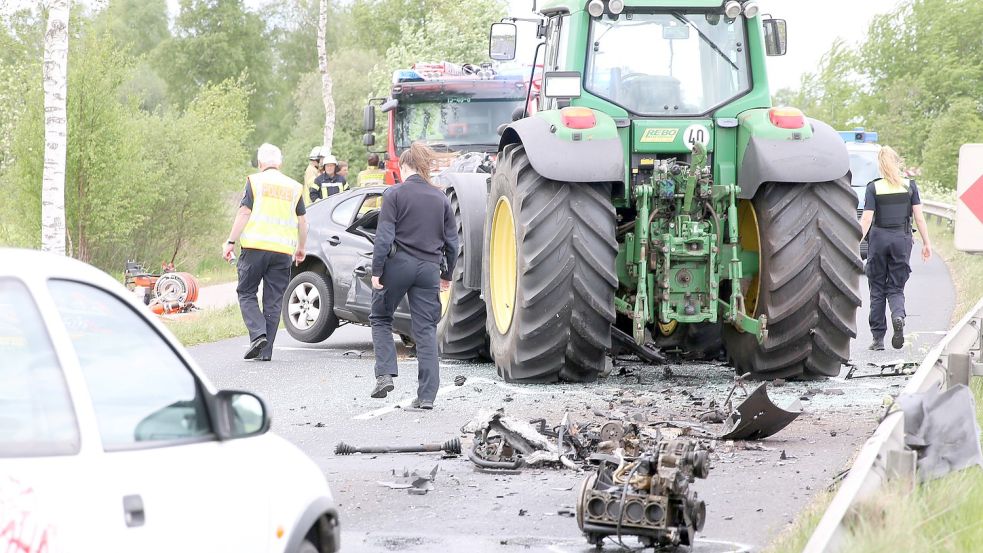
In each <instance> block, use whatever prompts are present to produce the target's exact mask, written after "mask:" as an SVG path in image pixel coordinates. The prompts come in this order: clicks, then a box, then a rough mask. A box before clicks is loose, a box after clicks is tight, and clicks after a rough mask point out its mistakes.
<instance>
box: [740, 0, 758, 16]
mask: <svg viewBox="0 0 983 553" xmlns="http://www.w3.org/2000/svg"><path fill="white" fill-rule="evenodd" d="M760 11H761V8H759V7H758V3H757V2H755V1H754V0H749V1H748V2H744V17H746V18H748V19H751V18H752V17H754V16H756V15H758V12H760Z"/></svg>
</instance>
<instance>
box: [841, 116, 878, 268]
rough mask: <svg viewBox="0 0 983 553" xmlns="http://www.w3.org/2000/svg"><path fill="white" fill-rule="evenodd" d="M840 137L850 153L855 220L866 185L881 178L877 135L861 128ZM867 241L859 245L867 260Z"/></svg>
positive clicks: (860, 207)
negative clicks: (855, 199)
mask: <svg viewBox="0 0 983 553" xmlns="http://www.w3.org/2000/svg"><path fill="white" fill-rule="evenodd" d="M840 137H841V138H843V141H844V142H846V149H847V152H849V153H850V174H851V175H852V176H851V180H850V186H851V187H852V188H853V191H854V192H855V193H856V194H857V219H860V216H861V215H863V212H864V196H865V194H866V192H867V184H868V183H869V182H871V181H873V180H877V179H879V178H880V177H881V174H880V172H879V171H878V169H877V152H878V150H879V149H880V146H878V145H877V133H876V132H871V131H866V130H864V129H863V128H862V127H861V128H857V129H854V130H852V131H840ZM867 246H868V244H867V240H866V239H864V241H863V242H862V243H861V244H860V257H861V258H863V259H867Z"/></svg>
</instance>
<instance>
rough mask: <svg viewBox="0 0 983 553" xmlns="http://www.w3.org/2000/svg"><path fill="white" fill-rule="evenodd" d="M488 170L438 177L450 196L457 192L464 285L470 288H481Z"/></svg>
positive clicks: (447, 174) (438, 181) (438, 182)
mask: <svg viewBox="0 0 983 553" xmlns="http://www.w3.org/2000/svg"><path fill="white" fill-rule="evenodd" d="M488 176H489V175H488V173H446V172H445V173H441V174H440V175H439V176H438V177H437V178H436V179H435V180H436V181H437V184H439V185H441V186H443V187H444V192H445V193H446V194H447V195H448V196H450V194H451V192H454V193H455V194H457V202H458V205H459V207H460V210H461V236H460V246H461V247H463V248H464V259H463V260H462V262H463V263H464V267H462V268H463V269H464V274H463V279H462V284H464V287H465V288H467V289H468V290H480V289H481V255H482V249H483V248H484V234H485V211H486V209H487V208H486V206H485V202H486V198H487V197H488Z"/></svg>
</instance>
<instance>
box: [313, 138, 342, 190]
mask: <svg viewBox="0 0 983 553" xmlns="http://www.w3.org/2000/svg"><path fill="white" fill-rule="evenodd" d="M321 153H322V154H323V153H324V148H322V149H321ZM347 188H348V186H347V182H346V180H345V177H343V176H341V175H339V174H338V160H337V159H336V158H335V157H334V156H333V155H331V154H324V157H323V158H322V161H321V174H320V175H318V176H317V178H316V179H314V185H313V186H311V188H310V195H311V202H316V201H318V200H323V199H325V198H327V197H328V196H332V195H334V194H338V193H340V192H344V191H345V190H346V189H347Z"/></svg>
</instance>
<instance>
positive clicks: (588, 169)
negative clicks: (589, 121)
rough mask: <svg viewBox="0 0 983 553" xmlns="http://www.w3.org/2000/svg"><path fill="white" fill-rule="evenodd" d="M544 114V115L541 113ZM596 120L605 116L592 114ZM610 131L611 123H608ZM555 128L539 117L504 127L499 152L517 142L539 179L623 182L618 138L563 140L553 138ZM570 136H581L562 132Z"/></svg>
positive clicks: (574, 132) (555, 131)
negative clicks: (523, 149) (522, 147)
mask: <svg viewBox="0 0 983 553" xmlns="http://www.w3.org/2000/svg"><path fill="white" fill-rule="evenodd" d="M544 113H548V112H544ZM595 114H596V115H597V117H598V119H600V118H601V117H605V118H606V117H607V116H606V115H604V114H601V113H598V112H595ZM610 127H611V129H612V130H613V129H614V123H613V121H612V122H611V125H610ZM557 134H558V133H557V125H556V124H555V123H551V122H550V121H548V120H547V119H546V118H545V117H540V116H539V114H537V115H536V116H533V117H527V118H525V119H520V120H519V121H516V122H514V123H512V124H511V125H509V126H508V127H506V129H505V132H504V133H503V134H502V140H501V142H500V145H499V151H502V150H503V149H504V148H505V146H508V145H509V144H516V143H521V144H522V145H523V146H525V148H526V155H528V156H529V162H530V163H531V164H532V168H533V169H535V170H536V172H537V173H539V174H540V175H542V176H543V177H545V178H547V179H550V180H555V181H560V182H609V181H614V182H624V179H625V154H624V149H623V147H622V145H621V139H620V138H618V135H617V133H616V132H615V134H614V136H613V137H597V138H590V139H580V140H566V139H564V138H561V137H560V136H557ZM563 134H571V135H572V136H573V137H575V136H577V135H578V134H580V135H581V136H582V137H583V136H584V134H585V133H578V132H577V131H573V132H572V133H570V132H569V131H568V132H564V133H563Z"/></svg>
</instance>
